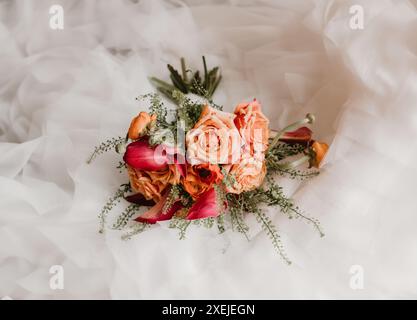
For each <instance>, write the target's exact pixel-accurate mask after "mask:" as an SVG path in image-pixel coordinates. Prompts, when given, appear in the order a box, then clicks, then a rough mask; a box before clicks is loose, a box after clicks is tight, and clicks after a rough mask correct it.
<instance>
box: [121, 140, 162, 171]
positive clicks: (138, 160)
mask: <svg viewBox="0 0 417 320" xmlns="http://www.w3.org/2000/svg"><path fill="white" fill-rule="evenodd" d="M155 149H156V148H153V147H151V146H150V145H149V143H148V142H147V141H146V140H139V141H135V142H132V143H130V144H129V145H128V146H127V147H126V152H125V155H124V156H123V160H124V161H125V162H126V163H127V164H128V165H129V166H131V167H132V168H135V169H138V170H147V171H159V170H163V169H165V168H166V167H167V165H168V157H167V155H166V152H156V151H155Z"/></svg>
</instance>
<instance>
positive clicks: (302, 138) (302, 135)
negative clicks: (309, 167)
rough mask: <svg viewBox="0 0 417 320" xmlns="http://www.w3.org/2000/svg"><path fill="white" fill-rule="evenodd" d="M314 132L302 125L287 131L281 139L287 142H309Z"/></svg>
mask: <svg viewBox="0 0 417 320" xmlns="http://www.w3.org/2000/svg"><path fill="white" fill-rule="evenodd" d="M312 134H313V132H312V131H311V130H310V129H309V128H307V127H301V128H298V129H297V130H295V131H289V132H285V133H284V134H283V136H282V137H281V138H280V139H279V140H280V141H283V142H287V143H308V142H309V141H310V140H311V136H312Z"/></svg>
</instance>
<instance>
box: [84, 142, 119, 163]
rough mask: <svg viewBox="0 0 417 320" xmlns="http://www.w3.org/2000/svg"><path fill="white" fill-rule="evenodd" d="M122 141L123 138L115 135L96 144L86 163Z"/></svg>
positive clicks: (114, 147)
mask: <svg viewBox="0 0 417 320" xmlns="http://www.w3.org/2000/svg"><path fill="white" fill-rule="evenodd" d="M124 141H125V138H122V137H116V138H110V139H107V140H106V141H104V142H102V143H100V144H99V145H98V146H96V147H95V148H94V151H93V153H92V154H91V156H90V158H89V159H88V160H87V163H88V164H90V163H91V162H92V161H93V160H94V159H95V158H96V157H97V156H98V155H100V154H103V153H105V152H107V151H110V150H115V149H116V148H117V146H118V145H119V144H121V143H124Z"/></svg>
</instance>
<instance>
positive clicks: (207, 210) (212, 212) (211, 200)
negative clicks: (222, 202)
mask: <svg viewBox="0 0 417 320" xmlns="http://www.w3.org/2000/svg"><path fill="white" fill-rule="evenodd" d="M219 207H220V206H219V204H218V202H217V196H216V190H214V188H211V189H210V190H208V191H206V192H205V193H203V194H202V195H201V196H200V197H199V198H198V199H197V201H196V202H195V203H194V204H193V206H192V207H191V208H190V210H189V212H188V215H187V220H196V219H204V218H209V217H217V216H218V215H219V214H220V210H219Z"/></svg>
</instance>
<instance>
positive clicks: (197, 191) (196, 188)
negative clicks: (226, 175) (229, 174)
mask: <svg viewBox="0 0 417 320" xmlns="http://www.w3.org/2000/svg"><path fill="white" fill-rule="evenodd" d="M222 179H223V174H222V173H221V171H220V168H219V166H217V165H214V164H208V163H204V164H198V165H195V166H191V165H189V166H188V169H187V175H186V176H185V178H184V179H183V182H182V184H183V186H184V189H185V191H187V192H188V193H189V194H190V195H191V197H193V199H198V198H199V197H200V196H201V195H202V194H203V193H204V192H206V191H208V190H209V189H210V188H212V186H213V184H217V183H219V182H220V181H222Z"/></svg>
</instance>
